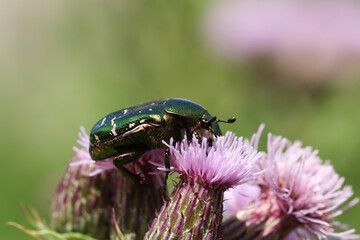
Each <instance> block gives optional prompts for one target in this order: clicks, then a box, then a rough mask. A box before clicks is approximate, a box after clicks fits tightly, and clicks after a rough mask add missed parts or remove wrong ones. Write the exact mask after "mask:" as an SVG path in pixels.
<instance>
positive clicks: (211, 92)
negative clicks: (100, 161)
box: [0, 0, 360, 240]
mask: <svg viewBox="0 0 360 240" xmlns="http://www.w3.org/2000/svg"><path fill="white" fill-rule="evenodd" d="M246 1H247V2H249V1H250V0H242V3H246ZM258 2H259V1H258ZM291 2H293V1H292V0H288V1H283V2H281V4H280V5H279V6H285V5H286V4H289V3H291ZM309 2H311V1H306V0H304V4H305V3H309ZM333 3H334V2H330V1H322V2H321V4H322V5H321V4H320V5H319V6H317V7H318V8H319V11H318V12H315V13H312V14H313V15H319V12H322V7H321V6H325V8H327V7H326V6H332V7H331V9H332V10H331V11H332V12H331V11H330V13H329V14H327V13H326V11H325V10H324V11H323V12H324V18H321V20H320V21H321V23H316V21H317V20H316V18H311V15H310V16H305V15H304V16H302V15H301V14H302V13H303V12H307V11H303V12H301V11H300V12H297V13H296V14H292V13H291V11H293V10H294V9H297V8H298V6H296V7H290V8H289V7H285V8H282V7H278V8H276V7H274V8H275V10H274V9H272V7H271V6H265V8H264V6H261V4H259V5H256V6H250V9H253V10H254V9H255V10H256V11H255V12H256V13H257V14H255V15H252V13H251V11H250V12H241V11H242V10H244V9H246V8H245V7H239V5H237V7H223V6H220V5H221V4H220V5H217V4H219V3H214V2H212V1H205V0H196V1H195V0H182V1H168V0H102V1H100V0H98V1H96V0H86V1H84V0H53V1H48V0H31V1H29V0H0V110H1V117H0V130H1V131H0V153H1V160H0V171H1V172H0V239H6V240H7V239H12V240H13V239H31V238H30V237H27V236H26V235H25V234H24V233H22V232H20V231H19V230H17V229H15V228H14V227H11V226H7V225H6V224H5V223H6V222H7V221H16V222H18V223H20V224H23V225H25V226H29V225H28V224H27V222H26V220H25V217H24V215H23V213H22V210H21V208H20V203H25V204H27V205H31V206H34V207H35V208H37V209H38V210H39V212H40V214H41V215H42V216H43V217H44V218H46V216H47V215H48V212H49V209H50V204H51V199H52V195H53V193H54V191H55V187H56V185H57V181H58V180H59V179H60V177H61V176H62V173H63V171H64V169H65V166H66V164H67V162H68V161H69V160H70V159H71V158H72V155H73V152H72V147H73V146H74V145H75V144H76V140H77V133H78V131H79V127H80V126H84V127H85V128H86V129H87V130H88V131H89V130H90V129H91V127H92V125H93V124H94V123H95V122H96V121H97V120H98V119H100V118H101V117H103V116H104V115H106V114H108V113H110V112H112V111H115V110H118V109H121V108H125V107H128V106H132V105H136V104H138V103H141V102H146V101H150V100H154V99H159V98H173V97H177V98H186V99H190V100H193V101H195V102H197V103H200V104H201V105H202V106H204V107H205V108H207V109H208V110H209V112H210V113H212V114H213V115H216V116H217V117H219V118H221V119H227V118H229V117H233V116H234V117H236V118H237V121H236V123H234V124H231V125H230V124H227V125H226V124H223V125H222V129H223V131H226V130H232V131H234V132H236V133H237V134H238V135H242V136H245V137H250V136H251V134H252V133H254V132H255V131H256V130H257V128H258V126H259V124H260V123H265V124H266V132H269V131H270V132H272V133H274V134H277V135H282V136H286V137H288V138H289V139H291V140H296V139H298V140H301V141H303V143H304V145H310V146H313V147H314V148H316V149H319V150H320V156H321V157H322V158H323V159H330V160H331V162H332V164H333V165H334V166H335V169H336V171H337V172H338V173H339V174H340V175H342V176H345V178H346V184H349V185H353V187H354V191H355V195H356V196H360V174H359V169H360V107H359V103H360V94H359V93H360V77H359V76H360V75H359V71H358V70H359V68H358V66H359V62H358V57H359V52H360V42H359V36H358V35H359V34H360V33H359V31H360V30H359V26H360V22H359V19H357V18H356V16H357V14H356V13H358V12H356V11H358V10H356V9H357V8H356V7H357V6H359V5H357V4H356V2H354V1H353V2H352V3H351V4H355V5H352V7H350V9H352V10H351V13H349V12H346V11H348V10H347V8H346V6H345V7H344V6H340V7H337V6H333ZM236 4H239V2H238V3H236ZM277 4H279V3H274V4H273V5H272V6H278V5H277ZM261 8H262V10H261ZM302 8H304V9H306V4H305V5H302ZM217 9H222V12H221V13H217V12H216V11H217ZM226 9H228V10H229V9H232V11H234V9H237V10H239V11H240V12H239V13H236V12H235V13H234V12H232V13H229V14H227V13H226V11H227V10H226ZM257 9H258V10H259V11H258V10H257ZM271 9H272V10H271ZM291 9H292V10H291ZM253 10H252V11H253ZM268 10H269V11H268ZM270 10H271V11H273V10H274V11H275V13H276V14H273V15H271V14H269V16H267V13H268V12H271V11H270ZM224 11H225V14H224ZM276 11H285V13H286V14H288V15H286V14H285V13H284V15H282V14H277V13H278V12H276ZM253 13H254V11H253ZM231 14H233V15H231ZM309 14H311V13H309ZM332 14H333V15H332ZM334 14H335V15H334ZM279 15H280V16H282V17H283V18H277V20H276V19H275V20H276V21H275V20H274V19H273V18H274V16H279ZM320 15H321V14H320ZM224 16H225V20H224V19H223V20H221V19H222V18H224ZM226 16H232V18H231V17H229V19H227V17H226ZM234 16H235V17H234ZM236 16H245V17H244V19H243V18H239V19H237V17H236ZM286 16H297V18H296V19H293V20H294V22H290V20H286V19H288V18H285V17H286ZM346 16H347V17H346ZM349 16H351V17H350V19H349ZM246 17H247V18H246ZM269 19H273V20H274V21H272V22H271V21H270V20H269ZM237 22H240V23H241V24H237ZM289 22H290V23H289ZM247 23H249V25H246V24H247ZM255 23H256V24H255ZM263 23H268V25H266V24H265V25H264V24H263ZM284 23H288V24H287V25H286V24H285V25H281V24H284ZM303 23H304V25H302V24H303ZM350 23H353V25H351V24H350ZM222 24H223V25H222ZM229 24H230V25H229ZM232 24H233V25H232ZM277 24H280V25H277ZM264 26H265V27H264ZM277 26H280V27H279V28H277ZM309 26H313V28H311V31H310V30H309V31H307V29H308V27H309ZM314 26H315V27H314ZM335 26H337V27H335ZM261 27H264V28H263V29H262V28H261ZM224 29H225V30H226V31H225V32H222V31H223V30H224ZM274 29H277V31H272V30H274ZM290 29H292V30H290ZM339 29H340V30H343V32H336V31H339ZM300 30H304V31H300ZM239 32H240V33H239ZM279 32H280V33H288V34H280V35H279ZM232 34H235V40H234V39H232V37H234V36H233V35H232ZM251 34H255V35H251ZM256 34H257V35H256ZM307 34H308V35H307ZM269 36H273V37H269ZM274 36H275V37H274ZM341 36H345V37H344V39H345V40H344V39H343V38H341ZM279 39H280V40H279ZM294 39H296V40H299V39H300V40H301V39H304V41H295V43H294V42H291V41H292V40H294ZM329 39H330V40H334V41H328V40H329ZM335 40H336V41H335ZM253 43H259V44H258V45H256V44H255V45H251V44H253ZM270 43H271V44H270ZM287 43H289V44H287ZM284 45H286V47H285V48H282V47H281V46H284ZM279 46H280V47H279ZM323 46H326V47H324V48H322V47H323ZM319 49H320V50H319ZM327 51H328V52H327ZM329 59H330V60H331V61H330V63H328V62H327V60H329ZM319 69H320V70H319ZM263 140H265V139H263ZM359 216H360V204H358V205H357V206H355V207H353V208H352V209H351V210H349V211H347V212H345V214H344V215H343V216H341V217H340V218H339V219H340V220H341V221H342V222H345V223H348V224H349V225H351V226H352V227H354V228H356V229H358V230H360V221H359V220H360V217H359Z"/></svg>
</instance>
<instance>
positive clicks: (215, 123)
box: [196, 114, 236, 139]
mask: <svg viewBox="0 0 360 240" xmlns="http://www.w3.org/2000/svg"><path fill="white" fill-rule="evenodd" d="M235 120H236V119H235V118H234V117H233V118H230V119H228V120H226V121H224V120H218V119H217V118H216V117H213V116H211V115H210V114H205V115H204V116H203V117H202V118H201V119H200V121H199V126H198V127H197V129H196V133H197V134H198V137H200V138H201V137H206V138H208V139H211V138H212V137H213V136H221V135H222V132H221V130H220V127H219V122H223V123H233V122H235Z"/></svg>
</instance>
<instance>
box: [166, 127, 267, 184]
mask: <svg viewBox="0 0 360 240" xmlns="http://www.w3.org/2000/svg"><path fill="white" fill-rule="evenodd" d="M164 144H165V145H166V146H168V147H169V148H170V153H171V157H172V159H175V160H174V164H175V166H174V168H173V169H172V171H175V172H178V173H180V176H181V177H190V178H197V179H199V180H202V181H204V182H205V183H207V184H209V185H221V186H223V187H224V188H230V187H233V186H236V185H239V184H242V183H245V182H249V181H251V180H253V179H254V177H255V175H256V173H254V172H253V171H252V168H253V165H254V163H255V162H256V161H257V160H258V159H260V157H261V156H262V153H259V152H257V151H256V149H254V148H253V147H252V146H250V145H247V144H244V142H243V139H242V138H238V137H236V136H235V134H234V133H232V132H227V133H226V134H225V136H220V137H217V138H215V140H214V141H213V142H212V145H211V146H210V145H209V142H208V141H207V139H206V138H204V139H203V140H202V141H201V143H199V142H198V140H197V139H196V137H193V139H192V141H191V142H189V141H188V140H187V139H186V138H185V139H184V140H183V141H182V142H180V143H176V145H175V146H173V142H172V141H170V144H167V143H164Z"/></svg>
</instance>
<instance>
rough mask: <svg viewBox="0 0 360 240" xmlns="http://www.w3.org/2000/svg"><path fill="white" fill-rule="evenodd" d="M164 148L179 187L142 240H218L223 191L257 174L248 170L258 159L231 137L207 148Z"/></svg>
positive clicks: (258, 155) (184, 144) (191, 143)
mask: <svg viewBox="0 0 360 240" xmlns="http://www.w3.org/2000/svg"><path fill="white" fill-rule="evenodd" d="M164 144H165V145H166V146H167V147H169V149H170V155H171V159H172V161H173V167H172V168H171V169H170V171H173V172H177V173H179V175H180V182H179V184H178V185H177V186H176V187H175V190H174V192H173V193H172V195H171V196H170V199H169V201H168V202H167V203H166V204H165V205H164V206H163V207H162V209H161V210H160V213H159V214H158V216H157V217H156V219H155V220H154V221H153V224H152V226H151V228H150V230H149V231H148V233H147V234H146V235H145V239H209V240H210V239H220V238H221V233H222V230H221V229H222V228H221V224H222V209H223V208H222V202H223V196H224V191H225V190H226V189H228V188H230V187H234V186H237V185H239V184H242V183H246V182H248V181H250V180H253V179H254V178H255V176H256V174H259V173H254V172H253V171H252V169H253V164H254V163H255V162H256V161H257V160H258V159H260V158H261V156H262V154H261V153H259V152H257V151H256V150H255V149H254V148H253V147H252V146H250V145H249V144H245V143H244V142H243V140H242V138H237V137H236V136H235V134H233V133H231V132H227V133H226V135H225V136H220V137H216V138H214V139H213V140H212V141H211V144H210V143H209V141H208V140H207V139H206V138H203V139H202V141H201V143H199V141H198V139H197V138H196V137H195V136H193V138H192V140H191V141H189V140H188V139H186V138H185V139H183V141H181V142H178V143H176V144H175V146H173V140H172V139H171V140H170V143H169V144H168V143H164ZM161 169H162V170H165V171H169V169H164V168H161Z"/></svg>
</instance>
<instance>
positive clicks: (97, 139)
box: [94, 134, 100, 142]
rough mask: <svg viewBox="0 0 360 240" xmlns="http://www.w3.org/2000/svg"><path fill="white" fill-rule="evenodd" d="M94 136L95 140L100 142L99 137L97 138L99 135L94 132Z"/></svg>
mask: <svg viewBox="0 0 360 240" xmlns="http://www.w3.org/2000/svg"><path fill="white" fill-rule="evenodd" d="M94 137H95V140H96V141H97V142H100V139H99V136H98V135H96V134H94Z"/></svg>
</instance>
